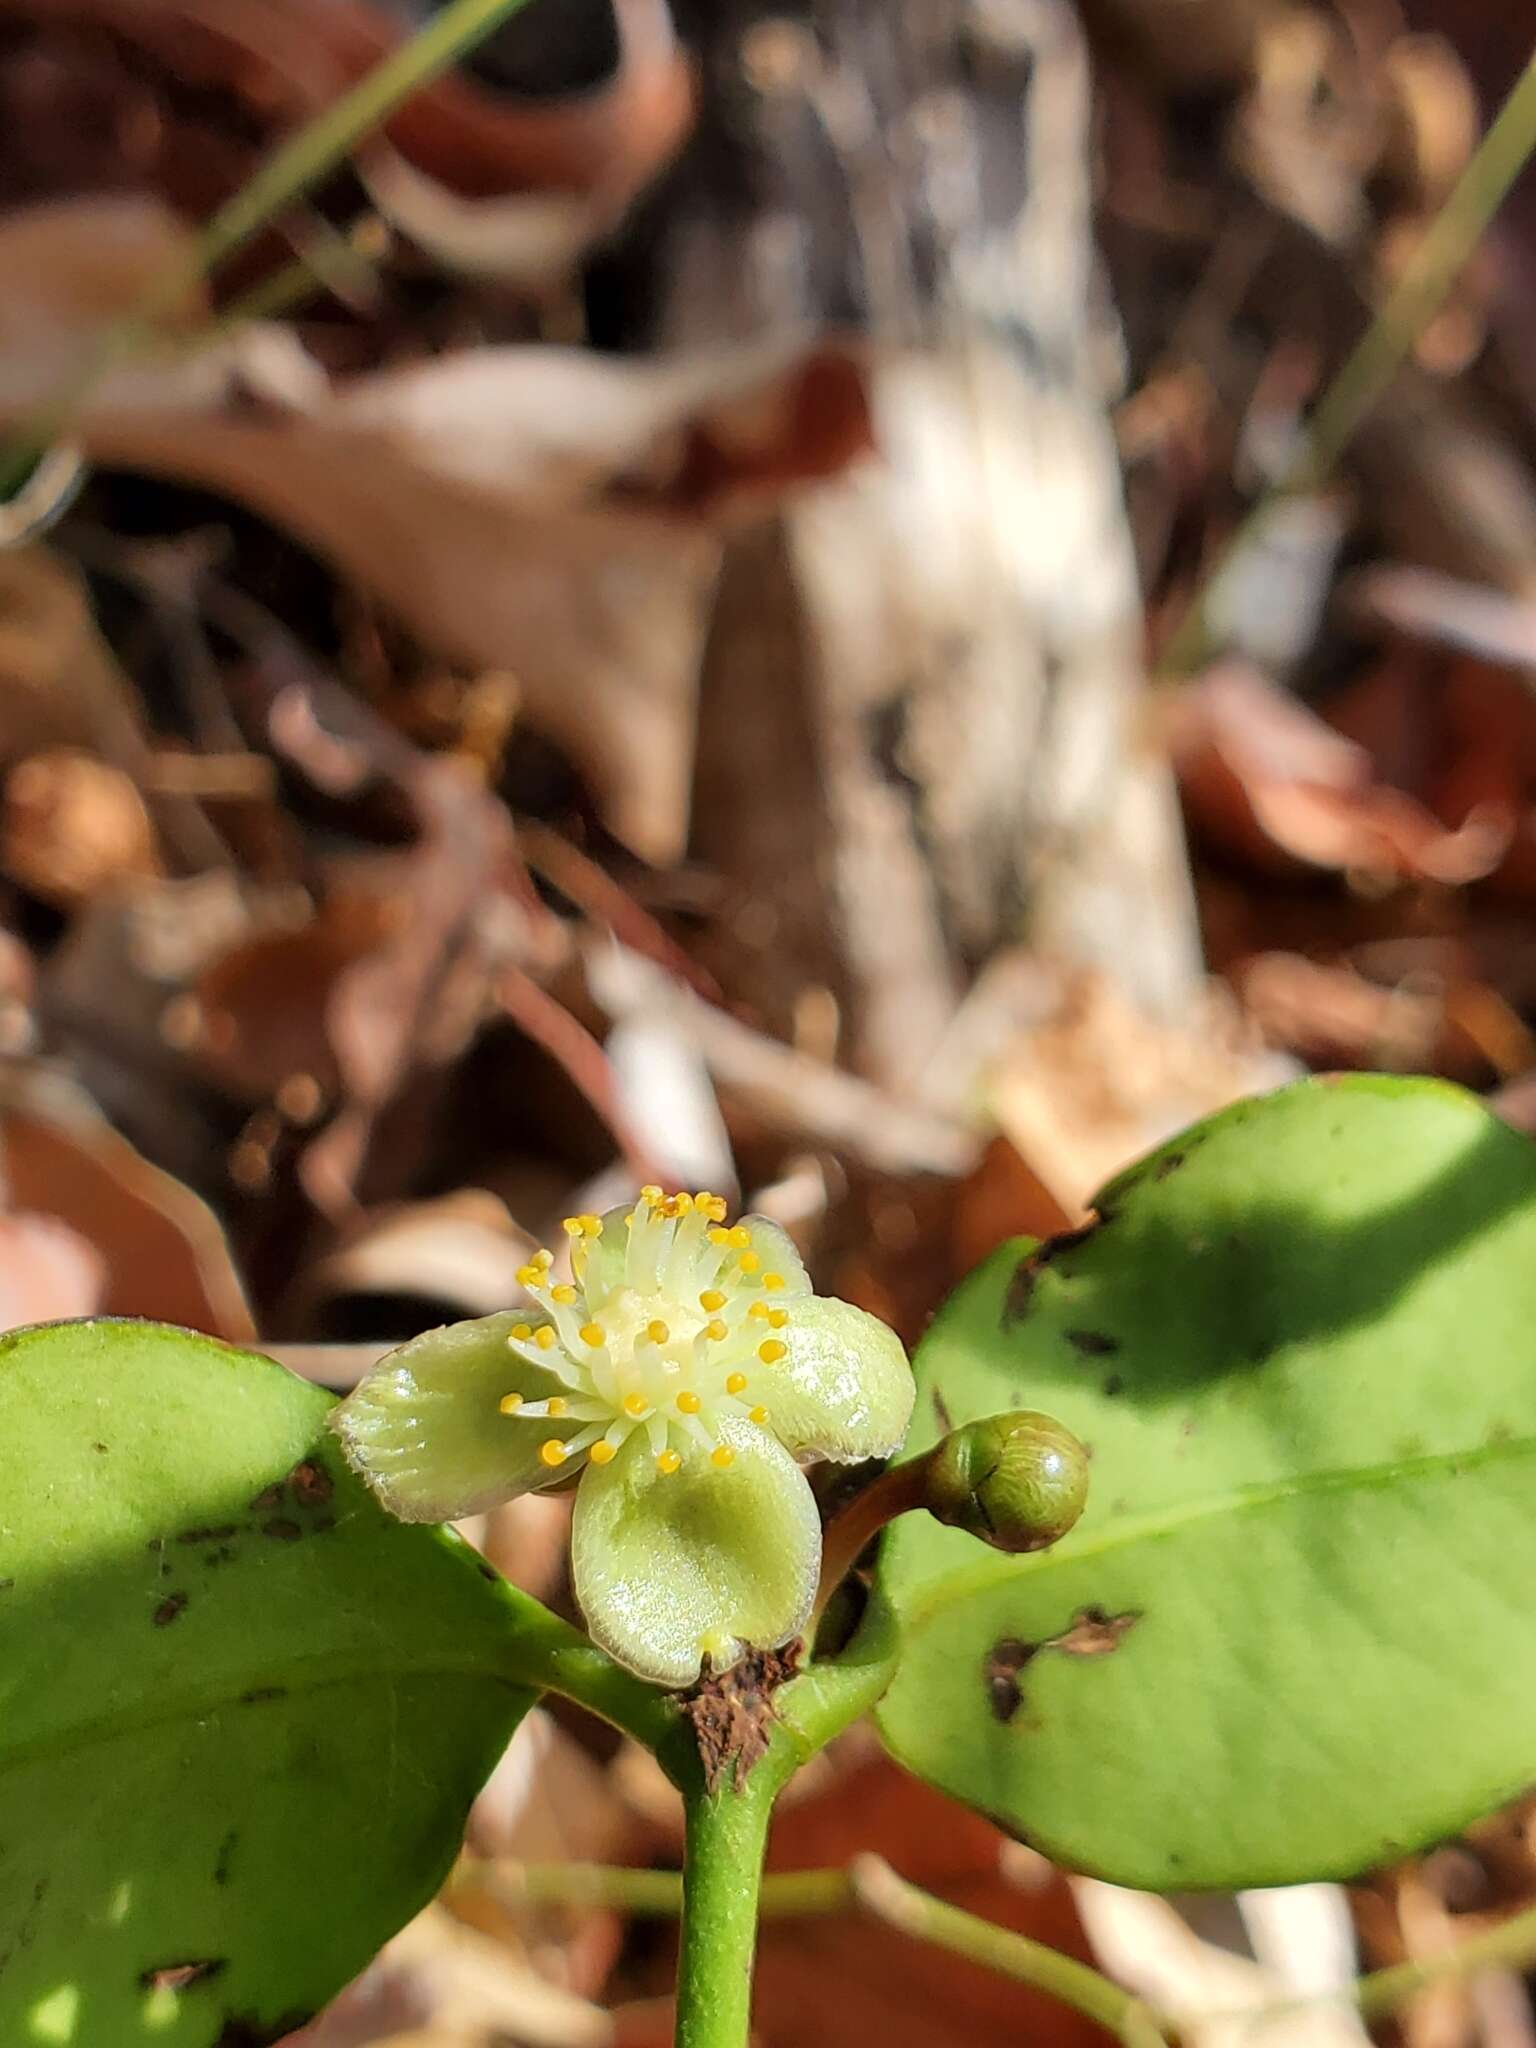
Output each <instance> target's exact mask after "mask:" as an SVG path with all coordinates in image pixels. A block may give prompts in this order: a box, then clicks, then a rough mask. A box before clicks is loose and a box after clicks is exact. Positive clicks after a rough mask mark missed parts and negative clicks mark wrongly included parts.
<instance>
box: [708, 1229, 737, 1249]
mask: <svg viewBox="0 0 1536 2048" xmlns="http://www.w3.org/2000/svg"><path fill="white" fill-rule="evenodd" d="M704 1235H705V1236H706V1237H707V1238H708V1239H709V1241H710V1243H711V1244H717V1245H719V1246H720V1247H721V1249H722V1250H723V1249H724V1248H725V1246H726V1245H728V1244H729V1243H730V1241H731V1233H730V1232H729V1231H728V1230H727V1229H726V1228H725V1226H724V1224H721V1223H716V1224H714V1225H713V1226H712V1227H711V1228H710V1229H708V1230H706V1231H705V1233H704Z"/></svg>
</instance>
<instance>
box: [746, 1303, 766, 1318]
mask: <svg viewBox="0 0 1536 2048" xmlns="http://www.w3.org/2000/svg"><path fill="white" fill-rule="evenodd" d="M747 1314H748V1315H749V1316H751V1317H752V1318H753V1320H754V1321H755V1322H759V1323H766V1322H767V1320H768V1318H769V1316H770V1315H771V1314H772V1310H771V1309H770V1308H769V1306H768V1304H767V1302H766V1301H754V1302H753V1304H752V1306H751V1307H750V1308H749V1309H748V1310H747Z"/></svg>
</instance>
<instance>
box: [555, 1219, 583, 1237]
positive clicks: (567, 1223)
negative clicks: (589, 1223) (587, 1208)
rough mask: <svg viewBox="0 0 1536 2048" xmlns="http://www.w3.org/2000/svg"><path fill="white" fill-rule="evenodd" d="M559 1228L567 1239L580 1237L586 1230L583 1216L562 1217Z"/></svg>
mask: <svg viewBox="0 0 1536 2048" xmlns="http://www.w3.org/2000/svg"><path fill="white" fill-rule="evenodd" d="M560 1228H561V1229H562V1230H563V1231H564V1232H565V1234H566V1236H567V1237H580V1236H582V1234H583V1233H584V1231H585V1228H586V1218H585V1217H584V1216H562V1217H561V1219H560Z"/></svg>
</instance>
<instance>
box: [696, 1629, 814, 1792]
mask: <svg viewBox="0 0 1536 2048" xmlns="http://www.w3.org/2000/svg"><path fill="white" fill-rule="evenodd" d="M799 1654H800V1645H799V1643H797V1642H795V1643H791V1644H790V1645H789V1646H788V1648H787V1649H783V1650H751V1651H749V1652H748V1653H747V1655H746V1656H745V1657H743V1658H742V1660H741V1662H740V1663H739V1664H734V1665H732V1667H731V1669H730V1670H729V1671H720V1672H715V1671H711V1670H710V1669H709V1668H708V1664H707V1661H706V1666H705V1672H704V1676H703V1677H702V1678H701V1679H700V1680H699V1683H698V1685H697V1686H696V1687H695V1689H694V1691H693V1692H692V1693H691V1694H690V1695H689V1697H688V1698H687V1699H685V1700H684V1702H683V1712H684V1713H685V1714H686V1715H687V1716H688V1719H689V1720H690V1721H691V1722H692V1723H693V1733H694V1740H695V1741H696V1742H697V1743H698V1746H699V1761H700V1762H701V1763H702V1764H703V1766H704V1783H705V1786H706V1788H707V1790H708V1791H709V1792H711V1793H715V1792H718V1791H719V1790H720V1788H721V1786H722V1785H724V1784H725V1783H726V1781H727V1779H730V1780H731V1781H732V1782H733V1783H734V1784H735V1785H736V1786H737V1787H738V1788H739V1787H740V1786H741V1785H743V1784H744V1783H745V1782H746V1779H747V1775H748V1773H749V1772H750V1771H751V1770H752V1769H753V1767H754V1766H755V1765H756V1764H758V1763H759V1762H761V1760H762V1758H763V1757H764V1755H766V1753H767V1749H768V1740H769V1737H770V1736H771V1735H772V1733H773V1725H774V1723H775V1721H776V1720H777V1719H778V1715H777V1714H776V1713H775V1711H774V1706H773V1695H774V1694H775V1693H776V1692H777V1691H778V1689H779V1687H780V1686H781V1685H783V1684H784V1683H785V1681H786V1680H787V1679H790V1678H792V1677H793V1676H794V1673H795V1664H796V1661H797V1659H798V1657H799Z"/></svg>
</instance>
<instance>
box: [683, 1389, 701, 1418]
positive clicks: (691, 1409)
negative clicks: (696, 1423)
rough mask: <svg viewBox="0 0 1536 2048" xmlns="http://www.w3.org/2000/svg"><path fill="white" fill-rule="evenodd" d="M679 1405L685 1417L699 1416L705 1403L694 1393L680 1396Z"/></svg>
mask: <svg viewBox="0 0 1536 2048" xmlns="http://www.w3.org/2000/svg"><path fill="white" fill-rule="evenodd" d="M677 1405H678V1407H679V1409H680V1410H681V1411H682V1413H683V1414H684V1415H697V1414H698V1412H699V1410H700V1409H701V1408H702V1407H703V1406H704V1403H703V1402H702V1401H701V1400H700V1399H699V1397H698V1395H697V1394H695V1393H692V1392H688V1393H683V1394H679V1395H678V1397H677Z"/></svg>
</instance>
